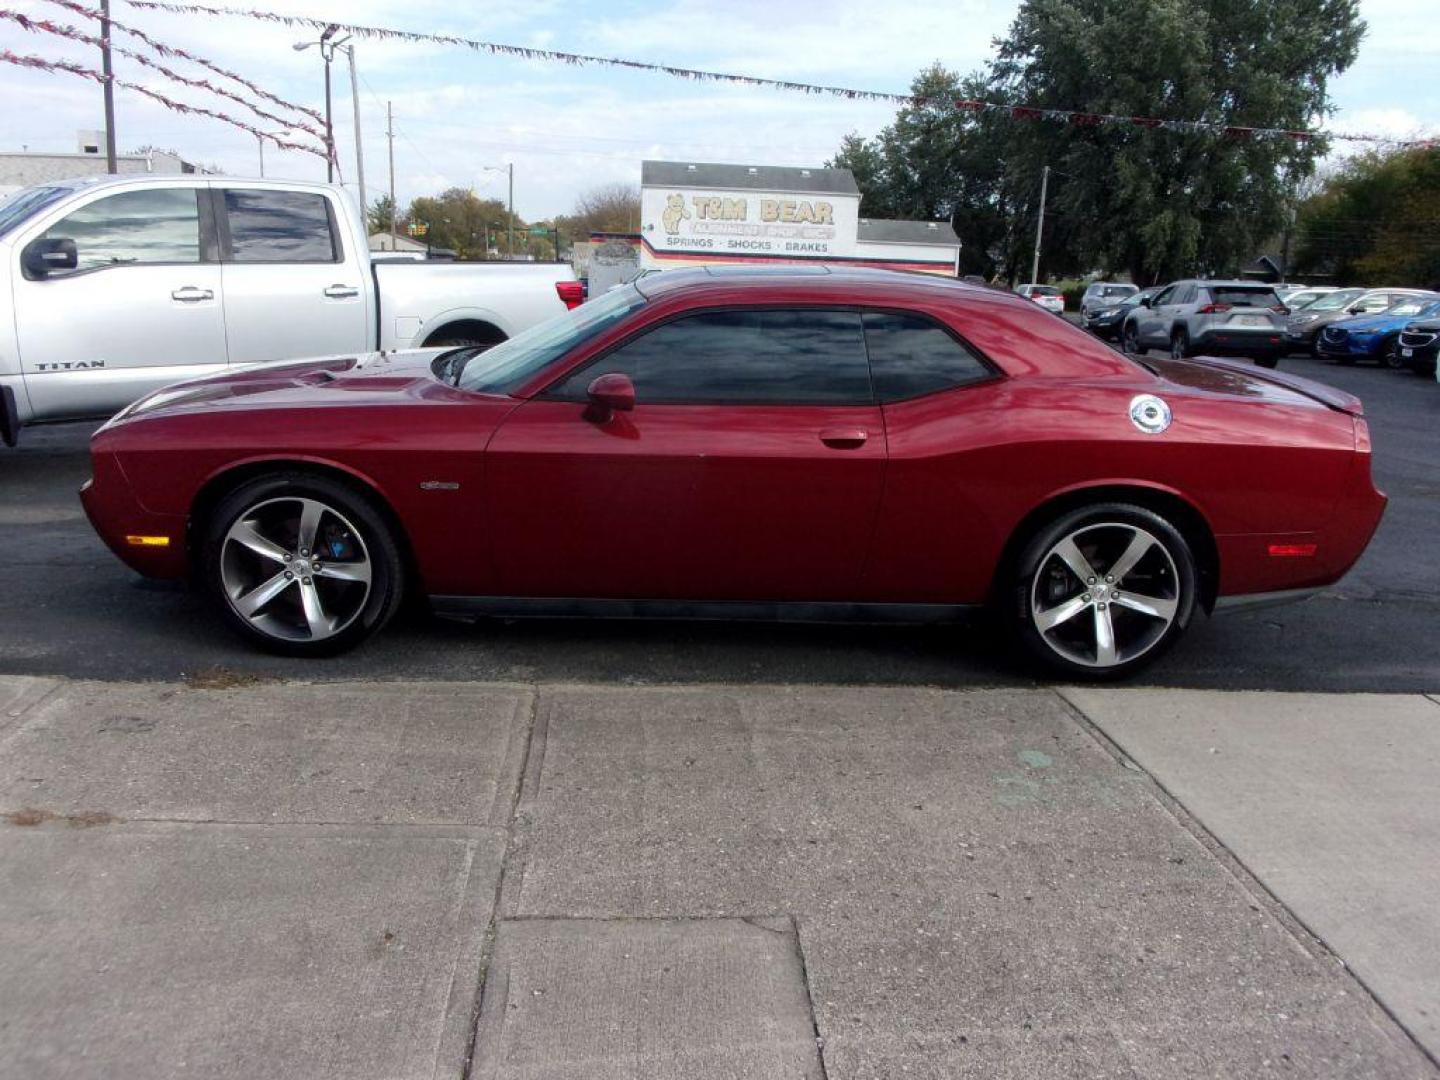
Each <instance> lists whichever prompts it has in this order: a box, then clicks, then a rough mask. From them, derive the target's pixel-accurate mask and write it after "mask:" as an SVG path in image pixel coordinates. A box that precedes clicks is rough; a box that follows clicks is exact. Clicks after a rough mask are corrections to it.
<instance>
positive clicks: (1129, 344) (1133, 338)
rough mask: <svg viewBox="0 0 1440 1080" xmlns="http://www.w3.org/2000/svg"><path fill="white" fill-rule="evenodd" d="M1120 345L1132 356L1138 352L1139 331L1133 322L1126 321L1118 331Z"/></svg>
mask: <svg viewBox="0 0 1440 1080" xmlns="http://www.w3.org/2000/svg"><path fill="white" fill-rule="evenodd" d="M1120 347H1121V348H1122V349H1124V350H1125V351H1126V352H1127V353H1130V354H1131V355H1132V356H1138V355H1139V353H1140V331H1139V330H1137V329H1136V328H1135V324H1134V323H1126V324H1125V326H1124V328H1123V329H1122V330H1121V331H1120Z"/></svg>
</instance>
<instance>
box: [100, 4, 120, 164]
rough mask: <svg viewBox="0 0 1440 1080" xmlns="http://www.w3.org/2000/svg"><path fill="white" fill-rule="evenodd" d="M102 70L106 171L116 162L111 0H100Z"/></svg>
mask: <svg viewBox="0 0 1440 1080" xmlns="http://www.w3.org/2000/svg"><path fill="white" fill-rule="evenodd" d="M100 71H101V73H102V74H103V75H104V76H105V83H104V91H105V171H106V172H108V173H112V174H113V173H116V172H119V169H118V168H117V167H116V164H115V72H114V70H113V69H112V68H111V67H110V0H100Z"/></svg>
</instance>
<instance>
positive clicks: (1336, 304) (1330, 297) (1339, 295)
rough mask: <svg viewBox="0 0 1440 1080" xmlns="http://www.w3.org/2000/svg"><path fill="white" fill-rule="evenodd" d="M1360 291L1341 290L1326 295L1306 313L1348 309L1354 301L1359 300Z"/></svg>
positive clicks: (1307, 309)
mask: <svg viewBox="0 0 1440 1080" xmlns="http://www.w3.org/2000/svg"><path fill="white" fill-rule="evenodd" d="M1359 296H1360V290H1359V289H1341V290H1340V291H1339V292H1332V293H1326V294H1325V295H1324V296H1322V297H1320V299H1319V300H1316V301H1315V302H1314V303H1313V304H1310V305H1309V306H1307V307H1306V308H1305V310H1306V311H1339V310H1340V309H1341V308H1343V307H1346V306H1348V305H1349V303H1350V302H1351V301H1352V300H1355V299H1357V298H1359Z"/></svg>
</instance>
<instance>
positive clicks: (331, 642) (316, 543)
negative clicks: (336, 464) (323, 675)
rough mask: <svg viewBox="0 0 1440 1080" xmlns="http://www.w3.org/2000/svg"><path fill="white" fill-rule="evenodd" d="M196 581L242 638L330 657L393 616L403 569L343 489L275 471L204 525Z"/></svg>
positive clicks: (375, 519)
mask: <svg viewBox="0 0 1440 1080" xmlns="http://www.w3.org/2000/svg"><path fill="white" fill-rule="evenodd" d="M201 573H202V583H203V585H204V588H205V590H206V592H208V593H209V594H210V596H211V598H212V599H213V600H214V601H215V603H216V605H217V606H218V607H219V609H220V612H221V615H222V617H223V618H224V619H225V621H226V622H227V623H229V625H230V626H231V628H232V629H234V630H235V631H236V632H237V633H239V634H240V635H241V636H242V637H244V638H246V639H247V640H249V641H251V642H253V643H254V644H257V645H259V646H261V647H263V648H265V649H268V650H270V651H271V652H277V653H281V654H283V655H286V656H331V655H334V654H335V653H339V652H344V651H345V650H346V649H350V648H352V647H354V646H355V645H358V644H359V643H360V642H361V641H363V640H365V639H366V638H367V637H369V636H370V635H371V634H373V633H375V632H376V631H377V630H379V629H380V628H381V627H382V626H384V625H385V624H386V623H387V622H389V621H390V619H391V617H392V616H394V614H395V612H396V610H397V609H398V608H399V606H400V601H401V598H402V595H403V592H404V569H403V565H402V563H401V560H400V552H399V547H398V545H397V544H396V541H395V537H394V535H393V534H392V531H391V529H390V526H389V525H388V524H387V523H386V522H385V519H384V517H383V516H382V514H381V513H380V512H379V510H378V509H377V508H376V507H375V505H374V504H373V503H372V502H371V500H370V499H368V498H366V497H365V496H363V495H362V494H360V493H359V492H358V491H356V490H354V489H353V488H351V487H350V486H348V485H346V484H342V483H340V482H338V481H336V480H331V479H329V478H327V477H323V476H314V475H309V474H305V473H277V474H274V475H271V476H262V477H259V478H257V479H254V480H251V481H249V482H247V483H244V484H242V485H241V486H240V487H238V488H236V489H235V490H234V491H233V492H231V493H230V495H228V496H227V497H226V498H225V499H224V500H222V501H221V503H220V505H219V506H218V507H217V508H216V510H215V512H214V514H212V515H211V516H210V520H209V521H208V522H207V523H206V528H205V533H204V540H203V546H202V548H201Z"/></svg>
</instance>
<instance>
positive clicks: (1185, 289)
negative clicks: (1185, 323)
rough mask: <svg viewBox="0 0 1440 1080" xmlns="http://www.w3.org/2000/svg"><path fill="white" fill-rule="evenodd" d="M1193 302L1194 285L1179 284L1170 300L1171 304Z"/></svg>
mask: <svg viewBox="0 0 1440 1080" xmlns="http://www.w3.org/2000/svg"><path fill="white" fill-rule="evenodd" d="M1194 302H1195V286H1194V285H1181V286H1180V288H1179V289H1177V290H1176V291H1175V298H1174V299H1173V300H1171V301H1170V303H1172V304H1193V303H1194Z"/></svg>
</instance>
